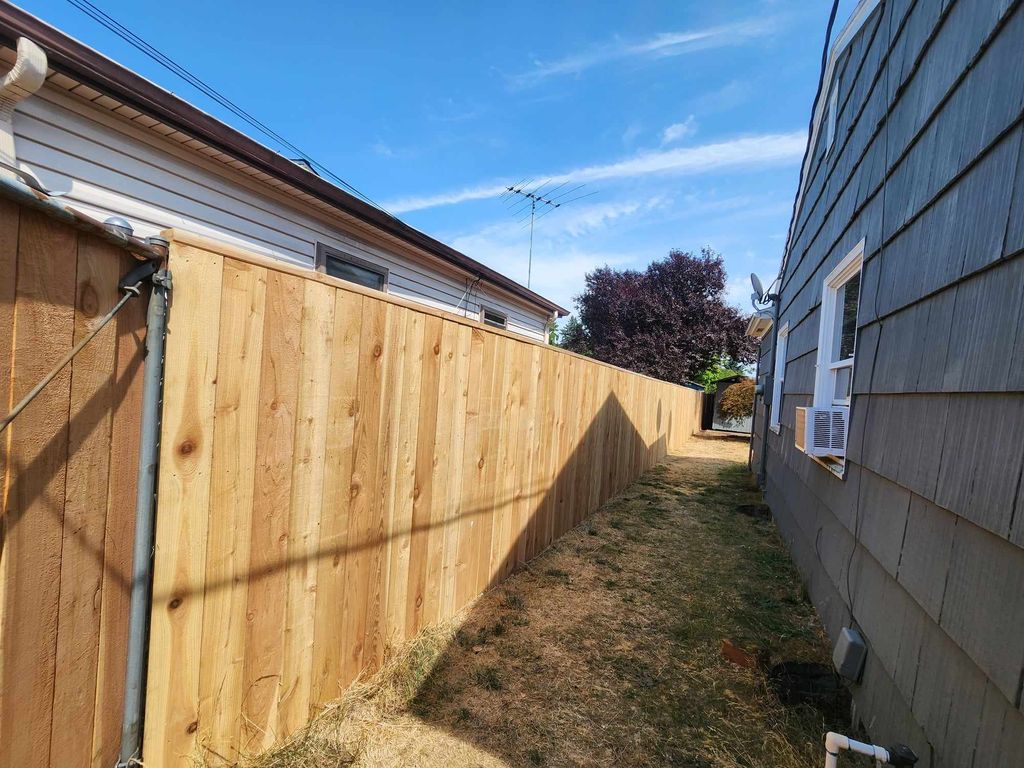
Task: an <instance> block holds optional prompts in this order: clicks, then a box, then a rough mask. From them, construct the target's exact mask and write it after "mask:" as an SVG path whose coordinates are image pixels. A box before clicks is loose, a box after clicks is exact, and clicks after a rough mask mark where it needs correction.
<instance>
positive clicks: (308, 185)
mask: <svg viewBox="0 0 1024 768" xmlns="http://www.w3.org/2000/svg"><path fill="white" fill-rule="evenodd" d="M21 36H24V37H28V38H30V39H31V40H32V41H33V42H35V43H36V44H38V45H39V46H40V47H41V48H43V50H45V51H46V54H47V57H48V59H49V62H48V63H49V65H50V67H51V68H53V69H54V70H56V71H58V72H61V73H63V74H66V75H68V76H69V77H72V78H74V79H75V80H77V81H79V82H80V83H82V84H83V85H87V86H89V87H90V88H94V89H95V90H97V91H100V92H101V93H104V94H106V95H108V96H110V97H111V98H114V99H117V100H118V101H120V102H122V103H124V104H126V105H128V106H130V107H132V108H133V109H137V110H139V111H140V112H143V113H144V114H147V115H149V116H151V117H153V118H155V119H157V120H159V121H160V122H162V123H166V124H167V125H169V126H171V127H173V128H176V129H177V130H179V131H181V132H183V133H186V134H188V135H190V136H193V137H195V138H196V139H199V140H200V141H202V142H204V143H206V144H209V145H210V146H211V147H214V148H216V149H218V150H220V151H221V152H223V153H225V154H227V155H231V156H232V157H236V158H238V159H239V160H241V161H243V162H245V163H248V164H249V165H251V166H253V167H254V168H257V169H258V170H260V171H263V172H264V173H267V174H269V175H271V176H273V177H275V178H278V179H281V180H282V181H286V182H288V183H289V184H291V185H293V186H294V187H296V188H298V189H300V190H302V191H304V192H306V193H308V194H310V195H312V196H314V197H316V198H319V199H320V200H323V201H324V202H326V203H328V204H330V205H332V206H334V207H336V208H338V209H339V210H341V211H343V212H344V213H346V214H348V215H350V216H353V217H355V218H357V219H359V220H361V221H363V222H365V223H367V224H370V225H371V226H373V227H376V228H377V229H380V230H383V231H384V232H387V233H388V234H390V235H392V236H394V237H397V238H399V239H401V240H403V241H405V242H406V243H409V244H410V245H413V246H416V247H417V248H422V249H423V250H425V251H427V252H428V253H430V254H432V255H434V256H436V257H438V258H440V259H441V260H443V261H446V262H448V263H449V264H452V265H454V266H456V267H458V268H459V269H461V270H464V271H466V272H469V273H470V274H471V275H474V276H476V277H479V278H481V279H483V280H485V281H487V282H489V283H491V284H493V285H496V286H498V287H499V288H502V289H504V290H506V291H508V292H509V293H512V294H514V295H516V296H519V297H520V298H522V299H525V300H526V301H528V302H529V303H531V304H534V305H537V306H540V307H543V308H544V309H546V310H548V311H551V312H557V313H558V314H559V315H563V316H564V315H567V314H568V311H567V310H566V309H564V308H563V307H560V306H559V305H558V304H555V303H554V302H552V301H550V300H548V299H545V298H544V297H543V296H541V295H540V294H538V293H535V292H534V291H531V290H530V289H529V288H526V287H525V286H522V285H520V284H519V283H517V282H515V281H514V280H511V279H509V278H508V277H505V276H504V275H502V274H501V273H500V272H496V271H495V270H493V269H491V268H490V267H487V266H485V265H483V264H481V263H480V262H478V261H476V260H475V259H471V258H470V257H469V256H466V255H465V254H464V253H460V252H459V251H457V250H455V249H454V248H452V247H450V246H448V245H445V244H444V243H442V242H440V241H439V240H435V239H434V238H432V237H430V236H429V235H426V234H424V233H423V232H420V231H419V230H418V229H415V228H414V227H411V226H409V225H408V224H406V223H405V222H403V221H400V220H399V219H396V218H395V217H394V216H391V215H390V214H387V213H385V212H384V211H381V210H380V209H379V208H375V207H374V206H372V205H370V204H369V203H365V202H363V201H362V200H360V199H359V198H357V197H355V196H354V195H350V194H349V193H348V192H345V191H344V190H342V189H340V188H338V187H336V186H335V185H334V184H332V183H330V182H329V181H326V180H324V179H322V178H320V177H319V176H317V175H316V174H314V173H310V172H309V171H306V170H305V169H303V168H302V167H300V166H299V165H297V164H295V163H294V162H292V161H291V160H289V159H288V158H286V157H283V156H282V155H279V154H278V153H276V152H274V151H273V150H271V149H268V148H267V147H264V146H263V145H262V144H260V143H259V142H257V141H254V140H253V139H251V138H249V137H248V136H246V135H245V134H244V133H242V132H240V131H236V130H235V129H234V128H231V127H230V126H228V125H226V124H225V123H222V122H221V121H220V120H217V119H216V118H214V117H212V116H210V115H208V114H206V113H205V112H203V111H202V110H201V109H198V108H197V107H194V106H193V105H191V104H189V103H188V102H187V101H184V100H182V99H180V98H178V97H177V96H175V95H174V94H172V93H170V92H168V91H165V90H164V89H163V88H160V87H159V86H157V85H155V84H154V83H151V82H150V81H149V80H146V79H145V78H144V77H141V76H140V75H137V74H135V73H134V72H132V71H131V70H129V69H126V68H125V67H122V66H121V65H120V64H118V63H116V62H114V61H112V60H111V59H108V58H106V57H105V56H103V55H102V54H99V53H97V52H96V51H94V50H93V49H92V48H89V47H88V46H86V45H84V44H82V43H80V42H78V41H77V40H75V39H74V38H71V37H69V36H67V35H65V34H64V33H63V32H61V31H60V30H58V29H56V28H55V27H51V26H50V25H49V24H46V23H45V22H43V21H41V20H39V19H37V18H36V17H35V16H32V15H31V14H29V13H26V12H25V11H23V10H21V9H20V8H16V7H15V6H13V5H11V4H10V3H8V2H6V0H0V41H4V42H6V43H8V44H9V45H14V43H15V42H16V41H17V38H18V37H21Z"/></svg>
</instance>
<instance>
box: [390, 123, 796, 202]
mask: <svg viewBox="0 0 1024 768" xmlns="http://www.w3.org/2000/svg"><path fill="white" fill-rule="evenodd" d="M806 140H807V138H806V134H805V133H804V132H803V131H794V132H792V133H772V134H762V135H758V136H747V137H744V138H739V139H732V140H730V141H723V142H718V143H715V144H703V145H700V146H696V147H680V148H677V149H667V150H658V151H652V152H642V153H640V154H637V155H634V156H633V157H631V158H628V159H626V160H620V161H618V162H615V163H608V164H603V165H590V166H585V167H583V168H577V169H575V170H571V171H567V172H565V173H561V174H552V175H548V174H537V176H538V178H540V177H541V176H543V177H545V178H547V179H548V181H549V183H554V184H559V183H562V182H575V183H577V184H581V183H587V182H595V181H609V180H618V179H629V178H637V177H643V176H649V175H652V174H675V175H689V174H696V173H704V172H707V171H712V170H719V169H727V168H741V167H742V168H756V167H764V166H767V165H772V164H776V163H780V162H790V161H794V160H796V161H798V160H799V159H800V158H801V157H802V156H803V151H804V145H805V143H806ZM509 183H512V182H511V181H491V182H487V183H484V184H478V185H475V186H471V187H464V188H463V189H458V190H453V191H451V192H441V193H438V194H434V195H421V196H411V197H405V198H400V199H398V200H391V201H389V202H386V203H385V204H384V207H385V208H387V209H388V210H389V211H392V212H393V213H407V212H408V211H419V210H423V209H424V208H436V207H438V206H442V205H456V204H458V203H464V202H468V201H470V200H485V199H487V198H490V197H497V196H498V195H500V194H502V193H503V192H504V191H505V187H506V185H507V184H509Z"/></svg>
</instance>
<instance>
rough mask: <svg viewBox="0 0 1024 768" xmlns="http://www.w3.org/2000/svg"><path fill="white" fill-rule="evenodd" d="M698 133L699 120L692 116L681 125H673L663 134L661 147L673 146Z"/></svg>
mask: <svg viewBox="0 0 1024 768" xmlns="http://www.w3.org/2000/svg"><path fill="white" fill-rule="evenodd" d="M696 132H697V118H696V117H694V116H693V115H690V116H689V117H688V118H686V119H685V120H683V122H681V123H673V124H672V125H670V126H669V127H668V128H666V129H665V130H664V131H662V132H661V145H662V146H665V145H666V144H673V143H675V142H677V141H681V140H683V139H685V138H687V137H689V136H693V134H695V133H696Z"/></svg>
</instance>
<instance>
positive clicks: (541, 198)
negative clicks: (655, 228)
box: [501, 179, 597, 288]
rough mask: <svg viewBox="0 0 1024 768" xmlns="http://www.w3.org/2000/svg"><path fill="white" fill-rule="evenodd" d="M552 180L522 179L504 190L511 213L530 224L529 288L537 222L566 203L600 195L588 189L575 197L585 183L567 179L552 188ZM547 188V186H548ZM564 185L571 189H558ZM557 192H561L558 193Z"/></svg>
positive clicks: (528, 285)
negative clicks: (574, 182)
mask: <svg viewBox="0 0 1024 768" xmlns="http://www.w3.org/2000/svg"><path fill="white" fill-rule="evenodd" d="M551 183H552V180H551V179H548V180H547V181H545V182H543V183H542V184H538V185H536V186H532V185H533V180H532V179H531V180H526V179H523V180H522V181H520V182H518V183H516V184H513V185H511V186H508V187H505V191H504V192H503V193H502V194H501V198H502V199H503V200H504V201H505V203H506V204H507V205H508V207H509V210H510V211H512V215H513V216H518V217H519V221H520V222H522V224H523V226H524V227H525V226H527V225H529V227H530V254H529V259H528V260H527V262H526V287H527V288H529V287H530V279H531V278H532V277H533V226H534V224H535V223H536V221H537V220H538V219H543V218H544V217H545V216H547V215H548V214H549V213H551V212H552V211H554V210H555V209H556V208H561V207H562V206H563V205H568V204H569V203H574V202H576V201H577V200H582V199H583V198H584V197H590V196H591V195H596V194H597V192H588V193H586V194H582V195H575V197H574V196H573V195H574V194H575V193H576V192H579V191H580V190H581V189H583V187H585V186H586V184H577V185H576V186H571V182H570V181H569V180H566V181H563V182H562V183H561V184H558V185H557V186H555V187H551V186H550V185H551ZM545 187H548V189H545ZM563 187H570V188H569V189H566V190H565V191H563V192H559V190H560V189H563ZM556 192H557V193H558V194H555V193H556ZM538 210H539V211H540V215H539V216H538V215H537V211H538Z"/></svg>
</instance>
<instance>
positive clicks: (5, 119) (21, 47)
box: [0, 37, 46, 179]
mask: <svg viewBox="0 0 1024 768" xmlns="http://www.w3.org/2000/svg"><path fill="white" fill-rule="evenodd" d="M45 81H46V54H45V53H44V52H43V49H42V48H40V47H39V46H38V45H36V44H35V43H33V42H32V41H31V40H29V39H28V38H27V37H19V38H18V58H17V60H16V61H15V62H14V66H13V67H11V71H10V72H8V73H7V74H6V75H5V76H4V79H3V82H2V83H0V163H3V165H0V176H3V177H4V178H11V179H13V178H16V174H15V173H14V172H13V171H11V170H9V169H8V168H4V167H3V166H4V165H7V166H16V158H15V156H14V109H15V107H17V106H18V102H20V101H22V100H24V99H27V98H28V97H29V96H31V95H32V94H33V93H35V92H36V91H38V90H39V89H40V88H41V87H42V85H43V83H44V82H45Z"/></svg>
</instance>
